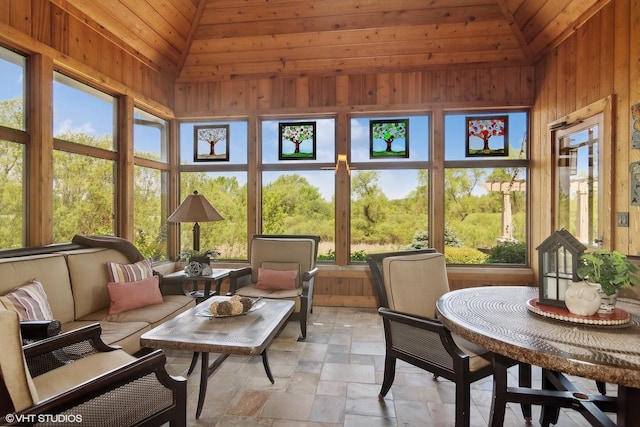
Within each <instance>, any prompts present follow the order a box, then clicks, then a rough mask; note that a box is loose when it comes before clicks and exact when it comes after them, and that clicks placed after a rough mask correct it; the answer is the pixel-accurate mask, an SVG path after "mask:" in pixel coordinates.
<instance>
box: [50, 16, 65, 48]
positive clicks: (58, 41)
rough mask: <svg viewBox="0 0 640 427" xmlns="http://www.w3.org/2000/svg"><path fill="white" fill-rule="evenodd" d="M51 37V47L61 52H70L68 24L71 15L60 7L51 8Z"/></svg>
mask: <svg viewBox="0 0 640 427" xmlns="http://www.w3.org/2000/svg"><path fill="white" fill-rule="evenodd" d="M49 22H50V24H49V25H50V26H51V29H50V32H51V36H50V38H49V41H50V46H51V47H53V48H54V49H56V50H57V51H59V52H63V53H64V52H68V51H69V46H68V44H69V37H68V22H69V15H68V14H66V13H64V11H63V10H61V9H60V8H58V7H55V6H51V16H50V18H49Z"/></svg>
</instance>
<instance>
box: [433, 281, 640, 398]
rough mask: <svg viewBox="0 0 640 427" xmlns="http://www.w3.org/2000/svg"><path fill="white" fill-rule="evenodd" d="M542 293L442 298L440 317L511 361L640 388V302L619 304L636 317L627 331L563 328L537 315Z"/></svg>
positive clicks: (460, 293)
mask: <svg viewBox="0 0 640 427" xmlns="http://www.w3.org/2000/svg"><path fill="white" fill-rule="evenodd" d="M538 294H539V292H538V288H535V287H523V286H490V287H489V286H488V287H478V288H467V289H460V290H456V291H452V292H449V293H447V294H445V295H443V296H442V297H441V298H440V299H439V300H438V302H437V304H436V310H437V313H438V317H439V318H440V320H441V321H442V323H443V324H444V325H445V326H446V327H447V328H449V329H450V330H451V331H452V332H454V333H456V334H458V335H460V336H462V337H463V338H466V339H468V340H469V341H471V342H474V343H476V344H479V345H481V346H483V347H485V348H487V349H489V350H491V351H493V352H495V353H498V354H502V355H504V356H507V357H509V358H511V359H514V360H518V361H521V362H526V363H529V364H532V365H536V366H540V367H542V368H546V369H549V370H553V371H558V372H563V373H566V374H569V375H576V376H580V377H585V378H591V379H594V380H598V381H604V382H608V383H613V384H619V385H624V386H627V387H633V388H640V301H638V300H632V299H626V298H619V299H618V304H617V307H619V308H621V309H623V310H625V311H627V312H629V313H630V315H631V321H630V322H629V323H628V324H627V325H626V326H624V327H609V326H592V325H581V324H575V323H569V322H564V321H562V320H556V319H551V318H548V317H544V316H540V315H539V314H535V313H532V312H531V311H529V310H528V309H527V301H529V300H530V299H531V298H535V297H537V296H538Z"/></svg>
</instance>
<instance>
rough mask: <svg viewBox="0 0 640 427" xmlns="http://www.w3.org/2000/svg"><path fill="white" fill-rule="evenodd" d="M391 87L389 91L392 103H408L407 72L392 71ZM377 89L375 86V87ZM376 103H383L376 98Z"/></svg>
mask: <svg viewBox="0 0 640 427" xmlns="http://www.w3.org/2000/svg"><path fill="white" fill-rule="evenodd" d="M391 76H392V77H393V87H392V89H391V93H392V94H393V98H392V100H393V101H392V102H393V104H396V105H398V104H400V105H405V104H408V103H409V80H408V79H409V74H408V73H392V74H391ZM376 91H377V88H376ZM377 101H378V105H385V104H384V103H382V102H380V100H379V99H378V100H377Z"/></svg>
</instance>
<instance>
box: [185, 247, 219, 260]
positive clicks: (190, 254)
mask: <svg viewBox="0 0 640 427" xmlns="http://www.w3.org/2000/svg"><path fill="white" fill-rule="evenodd" d="M219 256H220V252H219V251H218V250H217V249H215V248H210V249H205V250H202V251H196V250H194V249H181V250H180V255H179V258H178V261H181V262H184V261H186V262H188V261H189V260H190V259H191V258H198V257H209V258H210V259H212V260H214V261H215V260H216V259H218V257H219Z"/></svg>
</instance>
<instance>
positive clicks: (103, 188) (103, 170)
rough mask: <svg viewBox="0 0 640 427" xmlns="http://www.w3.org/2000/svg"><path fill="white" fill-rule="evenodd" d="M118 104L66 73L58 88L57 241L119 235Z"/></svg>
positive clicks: (55, 100)
mask: <svg viewBox="0 0 640 427" xmlns="http://www.w3.org/2000/svg"><path fill="white" fill-rule="evenodd" d="M116 105H117V102H116V99H115V98H114V97H112V96H109V95H107V94H105V93H103V92H99V91H97V90H96V89H94V88H91V87H89V86H87V85H85V84H82V83H80V82H78V81H75V80H73V79H70V78H69V77H67V76H64V75H62V74H60V73H55V76H54V85H53V117H54V121H53V134H54V137H55V139H54V154H53V219H54V221H53V223H54V229H53V241H54V243H64V242H69V241H71V239H72V238H73V236H74V235H75V234H115V212H116V210H115V197H116V153H115V147H116V144H115V133H114V128H115V126H114V123H115V117H116V114H115V112H116Z"/></svg>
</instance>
